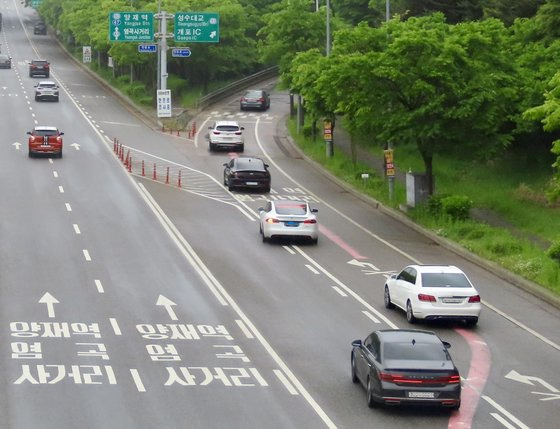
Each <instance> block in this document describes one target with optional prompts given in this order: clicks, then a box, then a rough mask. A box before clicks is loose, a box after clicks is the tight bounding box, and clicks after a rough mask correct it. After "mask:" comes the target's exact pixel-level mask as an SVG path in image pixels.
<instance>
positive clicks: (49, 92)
mask: <svg viewBox="0 0 560 429" xmlns="http://www.w3.org/2000/svg"><path fill="white" fill-rule="evenodd" d="M58 95H59V94H58V85H57V84H56V83H54V82H53V81H50V80H44V81H41V82H39V83H38V84H37V85H35V101H39V100H53V101H58Z"/></svg>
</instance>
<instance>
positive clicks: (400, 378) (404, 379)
mask: <svg viewBox="0 0 560 429" xmlns="http://www.w3.org/2000/svg"><path fill="white" fill-rule="evenodd" d="M378 376H379V379H380V380H381V381H388V382H391V383H400V384H457V383H460V382H461V377H460V376H459V374H454V375H445V376H442V377H434V378H420V379H419V378H414V377H409V376H406V375H403V374H391V373H390V372H382V371H381V372H378Z"/></svg>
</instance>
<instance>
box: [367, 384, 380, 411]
mask: <svg viewBox="0 0 560 429" xmlns="http://www.w3.org/2000/svg"><path fill="white" fill-rule="evenodd" d="M366 396H367V405H368V407H370V408H377V407H378V406H379V404H378V403H377V402H375V399H374V398H373V387H371V379H370V378H368V381H367V388H366Z"/></svg>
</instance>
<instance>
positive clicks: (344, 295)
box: [332, 286, 348, 298]
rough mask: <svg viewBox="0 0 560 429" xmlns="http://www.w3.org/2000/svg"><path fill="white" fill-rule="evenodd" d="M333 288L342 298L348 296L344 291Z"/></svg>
mask: <svg viewBox="0 0 560 429" xmlns="http://www.w3.org/2000/svg"><path fill="white" fill-rule="evenodd" d="M332 288H333V289H334V290H335V291H336V293H338V294H339V295H340V296H343V297H345V298H346V297H347V296H348V295H346V294H345V293H344V292H343V291H342V290H340V288H339V287H338V286H333V287H332Z"/></svg>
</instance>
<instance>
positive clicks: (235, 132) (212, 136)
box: [206, 121, 245, 152]
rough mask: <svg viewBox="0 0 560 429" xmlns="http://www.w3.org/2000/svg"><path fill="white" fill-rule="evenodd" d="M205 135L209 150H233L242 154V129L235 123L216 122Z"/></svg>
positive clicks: (243, 143) (243, 142)
mask: <svg viewBox="0 0 560 429" xmlns="http://www.w3.org/2000/svg"><path fill="white" fill-rule="evenodd" d="M208 129H209V130H210V132H209V133H208V134H207V135H206V138H207V139H208V146H209V149H210V150H216V149H234V150H236V151H239V152H243V150H244V147H245V139H244V138H243V130H244V129H245V128H244V127H240V126H239V124H238V123H237V122H236V121H216V122H214V124H213V125H212V126H210V127H208Z"/></svg>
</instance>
